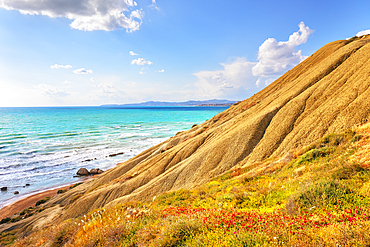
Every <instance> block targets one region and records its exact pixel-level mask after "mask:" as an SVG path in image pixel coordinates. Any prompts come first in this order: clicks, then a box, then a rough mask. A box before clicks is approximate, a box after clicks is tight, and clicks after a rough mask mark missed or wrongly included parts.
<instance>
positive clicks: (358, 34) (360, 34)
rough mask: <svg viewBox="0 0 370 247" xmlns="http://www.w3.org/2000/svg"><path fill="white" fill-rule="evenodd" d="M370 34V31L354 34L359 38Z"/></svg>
mask: <svg viewBox="0 0 370 247" xmlns="http://www.w3.org/2000/svg"><path fill="white" fill-rule="evenodd" d="M366 34H370V29H368V30H363V31H360V32H358V33H357V34H356V36H357V37H361V36H362V35H366Z"/></svg>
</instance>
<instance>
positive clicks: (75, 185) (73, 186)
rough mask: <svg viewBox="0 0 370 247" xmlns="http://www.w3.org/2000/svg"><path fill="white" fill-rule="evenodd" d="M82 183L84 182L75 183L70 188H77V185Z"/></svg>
mask: <svg viewBox="0 0 370 247" xmlns="http://www.w3.org/2000/svg"><path fill="white" fill-rule="evenodd" d="M81 184H83V182H80V183H77V184H74V185H72V186H71V187H69V188H70V189H73V188H75V187H77V186H79V185H81Z"/></svg>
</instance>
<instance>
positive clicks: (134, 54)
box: [129, 51, 139, 56]
mask: <svg viewBox="0 0 370 247" xmlns="http://www.w3.org/2000/svg"><path fill="white" fill-rule="evenodd" d="M129 53H130V55H131V56H137V55H139V54H137V53H135V52H133V51H130V52H129Z"/></svg>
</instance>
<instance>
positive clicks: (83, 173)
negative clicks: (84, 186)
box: [77, 168, 90, 176]
mask: <svg viewBox="0 0 370 247" xmlns="http://www.w3.org/2000/svg"><path fill="white" fill-rule="evenodd" d="M77 175H78V176H88V175H90V173H89V171H88V170H87V169H86V168H80V169H79V170H78V172H77Z"/></svg>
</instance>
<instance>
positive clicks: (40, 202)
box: [35, 196, 50, 207]
mask: <svg viewBox="0 0 370 247" xmlns="http://www.w3.org/2000/svg"><path fill="white" fill-rule="evenodd" d="M49 200H50V197H49V196H48V197H45V198H44V199H41V200H39V201H37V202H36V205H35V206H36V207H37V206H39V205H41V204H43V203H45V202H47V201H49Z"/></svg>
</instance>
